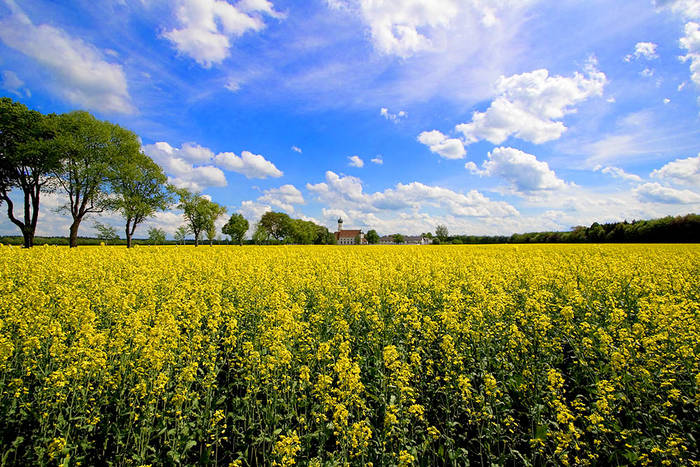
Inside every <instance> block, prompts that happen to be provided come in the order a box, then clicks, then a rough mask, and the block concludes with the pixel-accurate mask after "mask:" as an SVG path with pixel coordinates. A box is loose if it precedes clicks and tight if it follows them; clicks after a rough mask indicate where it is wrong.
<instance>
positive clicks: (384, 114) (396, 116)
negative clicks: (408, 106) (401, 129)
mask: <svg viewBox="0 0 700 467" xmlns="http://www.w3.org/2000/svg"><path fill="white" fill-rule="evenodd" d="M379 115H381V116H382V117H384V118H386V119H387V120H389V121H392V122H394V123H396V122H398V121H399V120H401V119H402V118H406V115H407V114H406V112H405V111H403V110H399V112H398V113H395V114H394V113H391V112H389V109H387V108H386V107H382V108H381V109H380V110H379Z"/></svg>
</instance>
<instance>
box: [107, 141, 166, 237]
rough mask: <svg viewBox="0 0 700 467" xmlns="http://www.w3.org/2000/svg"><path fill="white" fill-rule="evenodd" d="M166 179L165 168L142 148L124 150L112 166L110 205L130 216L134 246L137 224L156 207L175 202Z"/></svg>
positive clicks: (129, 230) (128, 234) (128, 232)
mask: <svg viewBox="0 0 700 467" xmlns="http://www.w3.org/2000/svg"><path fill="white" fill-rule="evenodd" d="M135 136H136V135H134V137H135ZM131 149H134V148H133V147H132V148H131ZM166 181H167V177H166V176H165V174H164V173H163V169H161V168H160V166H159V165H158V164H156V163H155V162H153V160H152V159H151V158H150V157H148V156H147V155H146V154H144V153H142V152H140V151H137V152H124V153H123V154H121V157H120V159H119V160H118V161H117V163H116V164H115V165H114V166H113V167H112V171H111V173H110V185H111V188H112V196H111V197H110V198H109V200H108V206H109V208H110V209H112V210H115V211H118V212H120V213H121V214H122V216H124V219H125V220H126V230H125V231H126V238H127V246H131V237H132V236H133V235H134V232H135V230H136V226H137V225H139V224H140V223H142V222H143V221H145V220H146V219H148V218H149V217H151V216H152V215H153V214H155V212H156V211H163V210H165V209H167V208H168V206H169V205H170V203H171V202H172V197H171V189H170V188H169V187H168V186H167V185H166Z"/></svg>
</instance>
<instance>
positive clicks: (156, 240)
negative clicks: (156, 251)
mask: <svg viewBox="0 0 700 467" xmlns="http://www.w3.org/2000/svg"><path fill="white" fill-rule="evenodd" d="M148 240H149V241H150V242H151V245H162V244H163V243H165V230H163V229H159V228H157V227H151V228H150V229H148Z"/></svg>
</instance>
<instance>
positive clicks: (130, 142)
mask: <svg viewBox="0 0 700 467" xmlns="http://www.w3.org/2000/svg"><path fill="white" fill-rule="evenodd" d="M56 121H57V125H56V128H57V130H56V131H57V135H56V138H55V139H54V143H55V144H54V148H55V150H56V151H57V152H58V154H59V157H60V160H61V164H60V166H59V167H58V169H57V170H56V173H55V175H56V177H57V180H58V183H59V185H60V186H61V187H62V188H63V190H64V191H65V193H66V194H67V195H68V198H69V202H68V204H67V205H66V206H64V208H65V209H66V210H68V211H69V212H70V214H71V217H72V218H73V222H72V224H71V226H70V232H69V235H70V246H71V247H72V248H73V247H76V246H77V241H78V229H79V227H80V223H81V222H82V220H83V218H85V216H86V215H88V214H91V213H100V212H102V211H104V210H105V209H107V208H108V207H109V200H108V186H109V182H110V178H111V174H112V171H113V169H114V167H115V166H116V165H117V164H118V163H119V162H120V161H123V160H124V159H126V158H127V157H128V154H133V153H137V152H138V151H139V148H140V143H139V140H138V137H137V136H136V135H135V134H134V133H132V132H131V131H128V130H125V129H124V128H121V127H120V126H118V125H114V124H112V123H109V122H106V121H100V120H97V119H96V118H95V117H93V116H92V115H90V114H89V113H87V112H82V111H78V112H71V113H68V114H63V115H59V116H58V117H57V119H56Z"/></svg>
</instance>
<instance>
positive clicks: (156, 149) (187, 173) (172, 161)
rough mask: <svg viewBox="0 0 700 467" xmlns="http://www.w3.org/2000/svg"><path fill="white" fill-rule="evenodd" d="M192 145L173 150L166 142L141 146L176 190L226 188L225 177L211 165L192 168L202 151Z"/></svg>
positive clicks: (199, 160)
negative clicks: (211, 187)
mask: <svg viewBox="0 0 700 467" xmlns="http://www.w3.org/2000/svg"><path fill="white" fill-rule="evenodd" d="M203 149H206V148H201V147H200V146H196V145H193V144H185V145H183V148H182V149H178V148H174V147H172V146H171V145H170V144H168V143H166V142H162V141H161V142H157V143H155V144H147V145H145V146H143V151H144V152H145V153H146V154H148V155H149V156H150V157H151V158H152V159H153V160H154V161H155V162H156V163H157V164H158V165H160V166H161V167H162V168H163V171H164V172H165V173H166V174H167V175H168V181H169V182H170V183H172V184H173V185H175V186H176V187H178V188H187V189H188V190H192V191H201V190H203V189H204V188H206V187H209V186H226V176H225V175H224V173H223V172H222V171H221V169H219V168H217V167H214V166H213V165H198V166H194V165H193V162H203V161H201V159H199V158H201V153H202V150H203Z"/></svg>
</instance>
